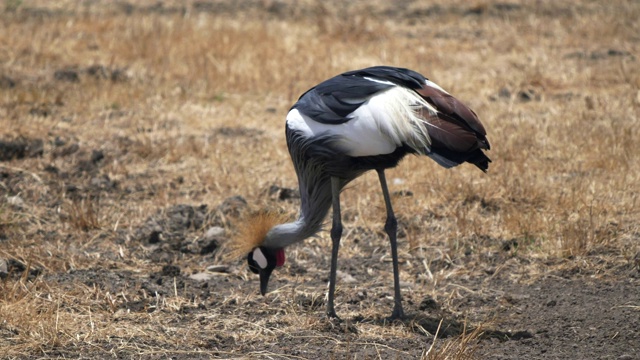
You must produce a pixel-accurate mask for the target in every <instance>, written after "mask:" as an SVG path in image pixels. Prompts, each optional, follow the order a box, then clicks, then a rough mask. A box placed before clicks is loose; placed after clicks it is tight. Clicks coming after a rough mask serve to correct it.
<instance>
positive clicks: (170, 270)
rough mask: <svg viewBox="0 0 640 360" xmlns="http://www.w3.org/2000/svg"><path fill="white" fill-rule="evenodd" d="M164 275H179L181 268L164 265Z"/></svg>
mask: <svg viewBox="0 0 640 360" xmlns="http://www.w3.org/2000/svg"><path fill="white" fill-rule="evenodd" d="M161 274H162V276H179V275H180V268H179V267H177V266H175V265H165V266H163V267H162V272H161Z"/></svg>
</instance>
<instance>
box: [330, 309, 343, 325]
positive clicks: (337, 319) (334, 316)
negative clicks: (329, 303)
mask: <svg viewBox="0 0 640 360" xmlns="http://www.w3.org/2000/svg"><path fill="white" fill-rule="evenodd" d="M327 318H329V320H331V321H334V322H338V323H340V322H342V319H340V317H339V316H338V315H337V314H336V311H335V310H327Z"/></svg>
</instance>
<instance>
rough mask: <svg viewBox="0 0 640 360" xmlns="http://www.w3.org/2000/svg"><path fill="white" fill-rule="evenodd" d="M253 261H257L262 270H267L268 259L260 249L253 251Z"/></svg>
mask: <svg viewBox="0 0 640 360" xmlns="http://www.w3.org/2000/svg"><path fill="white" fill-rule="evenodd" d="M253 261H255V262H256V263H257V264H258V266H260V268H261V269H266V268H267V258H266V257H265V256H264V254H263V253H262V250H260V248H256V249H255V250H253Z"/></svg>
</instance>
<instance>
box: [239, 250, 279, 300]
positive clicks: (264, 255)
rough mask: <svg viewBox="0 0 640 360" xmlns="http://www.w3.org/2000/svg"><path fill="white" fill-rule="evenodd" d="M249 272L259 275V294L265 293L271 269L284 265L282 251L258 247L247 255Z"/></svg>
mask: <svg viewBox="0 0 640 360" xmlns="http://www.w3.org/2000/svg"><path fill="white" fill-rule="evenodd" d="M247 263H248V264H249V270H251V272H253V273H254V274H260V294H262V295H264V294H266V293H267V285H268V284H269V277H270V276H271V272H272V271H273V269H275V268H277V267H280V266H282V265H284V249H269V248H266V247H263V246H259V247H257V248H255V249H253V250H251V252H249V255H247Z"/></svg>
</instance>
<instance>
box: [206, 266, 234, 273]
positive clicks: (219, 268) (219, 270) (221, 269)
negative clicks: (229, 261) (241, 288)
mask: <svg viewBox="0 0 640 360" xmlns="http://www.w3.org/2000/svg"><path fill="white" fill-rule="evenodd" d="M227 270H229V267H228V266H227V265H210V266H207V271H210V272H216V273H226V272H227Z"/></svg>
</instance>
